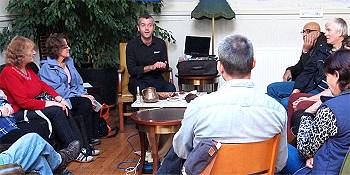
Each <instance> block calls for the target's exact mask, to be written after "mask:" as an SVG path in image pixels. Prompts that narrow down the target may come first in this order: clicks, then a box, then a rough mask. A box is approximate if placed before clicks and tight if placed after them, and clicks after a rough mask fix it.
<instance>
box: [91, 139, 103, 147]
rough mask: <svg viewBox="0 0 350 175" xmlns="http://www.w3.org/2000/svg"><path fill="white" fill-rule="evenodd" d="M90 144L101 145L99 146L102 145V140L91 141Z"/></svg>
mask: <svg viewBox="0 0 350 175" xmlns="http://www.w3.org/2000/svg"><path fill="white" fill-rule="evenodd" d="M89 144H90V145H92V146H95V145H99V144H101V140H100V139H90V140H89Z"/></svg>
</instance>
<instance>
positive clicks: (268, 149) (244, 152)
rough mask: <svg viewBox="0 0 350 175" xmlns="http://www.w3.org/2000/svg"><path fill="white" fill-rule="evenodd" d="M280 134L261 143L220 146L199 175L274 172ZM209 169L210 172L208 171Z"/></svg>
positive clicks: (270, 173)
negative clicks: (213, 157)
mask: <svg viewBox="0 0 350 175" xmlns="http://www.w3.org/2000/svg"><path fill="white" fill-rule="evenodd" d="M279 141H280V134H277V135H276V136H274V137H273V138H271V139H268V140H265V141H262V142H253V143H226V144H222V145H221V148H220V149H219V151H218V153H217V155H216V157H215V159H213V160H214V161H212V162H211V163H210V164H209V165H208V166H207V167H206V169H205V170H204V171H203V172H202V173H201V174H220V175H221V174H269V175H272V174H274V172H275V162H276V158H277V154H278V147H279ZM210 168H211V170H210Z"/></svg>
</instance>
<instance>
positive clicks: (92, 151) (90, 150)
mask: <svg viewBox="0 0 350 175" xmlns="http://www.w3.org/2000/svg"><path fill="white" fill-rule="evenodd" d="M87 152H88V155H89V156H98V155H100V154H101V150H98V149H96V148H95V147H94V146H92V145H90V147H89V148H88V150H87Z"/></svg>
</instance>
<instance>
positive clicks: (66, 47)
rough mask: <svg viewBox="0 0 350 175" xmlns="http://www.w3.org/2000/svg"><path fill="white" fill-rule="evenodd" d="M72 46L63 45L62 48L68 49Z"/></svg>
mask: <svg viewBox="0 0 350 175" xmlns="http://www.w3.org/2000/svg"><path fill="white" fill-rule="evenodd" d="M68 48H70V47H69V46H68V45H65V46H62V47H61V49H68Z"/></svg>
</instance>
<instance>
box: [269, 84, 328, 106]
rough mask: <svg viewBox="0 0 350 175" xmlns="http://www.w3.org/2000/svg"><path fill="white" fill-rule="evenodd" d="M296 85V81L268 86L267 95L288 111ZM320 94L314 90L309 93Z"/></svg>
mask: <svg viewBox="0 0 350 175" xmlns="http://www.w3.org/2000/svg"><path fill="white" fill-rule="evenodd" d="M294 84H295V82H294V81H284V82H275V83H271V84H269V85H268V86H267V95H269V96H270V97H272V98H274V99H276V100H277V101H278V102H279V103H281V104H282V105H283V107H284V108H285V109H286V110H287V109H288V99H289V96H290V95H291V94H292V91H293V88H294ZM320 92H321V91H319V90H318V89H314V90H312V91H310V92H307V93H308V94H313V95H315V94H318V93H320Z"/></svg>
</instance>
